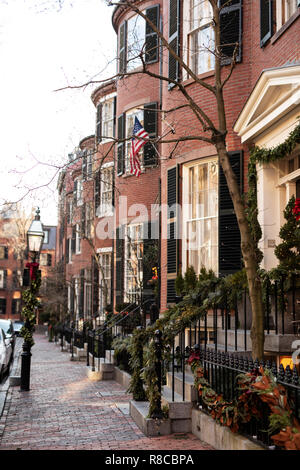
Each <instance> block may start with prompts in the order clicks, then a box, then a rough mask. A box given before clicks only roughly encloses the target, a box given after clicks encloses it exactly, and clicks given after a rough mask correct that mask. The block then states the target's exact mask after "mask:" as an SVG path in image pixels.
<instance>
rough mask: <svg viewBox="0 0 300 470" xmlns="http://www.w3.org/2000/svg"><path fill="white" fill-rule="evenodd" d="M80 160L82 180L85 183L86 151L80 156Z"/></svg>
mask: <svg viewBox="0 0 300 470" xmlns="http://www.w3.org/2000/svg"><path fill="white" fill-rule="evenodd" d="M81 158H82V164H81V169H82V180H83V181H85V180H86V177H87V155H86V150H84V151H83V152H82V154H81Z"/></svg>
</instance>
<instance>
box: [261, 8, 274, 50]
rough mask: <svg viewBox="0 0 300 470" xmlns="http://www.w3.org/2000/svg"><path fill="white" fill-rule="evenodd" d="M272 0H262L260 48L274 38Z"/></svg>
mask: <svg viewBox="0 0 300 470" xmlns="http://www.w3.org/2000/svg"><path fill="white" fill-rule="evenodd" d="M272 9H273V8H272V0H260V47H263V46H264V45H265V44H266V43H267V41H268V40H269V39H270V37H271V36H272Z"/></svg>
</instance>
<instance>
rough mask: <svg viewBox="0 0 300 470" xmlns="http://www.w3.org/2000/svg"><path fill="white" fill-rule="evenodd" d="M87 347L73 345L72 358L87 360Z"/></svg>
mask: <svg viewBox="0 0 300 470" xmlns="http://www.w3.org/2000/svg"><path fill="white" fill-rule="evenodd" d="M86 354H87V352H86V349H85V348H77V347H76V346H73V357H72V355H71V360H73V361H86Z"/></svg>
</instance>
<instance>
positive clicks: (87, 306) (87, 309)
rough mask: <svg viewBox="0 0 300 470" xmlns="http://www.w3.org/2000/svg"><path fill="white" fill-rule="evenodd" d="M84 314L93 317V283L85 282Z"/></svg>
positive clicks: (86, 316)
mask: <svg viewBox="0 0 300 470" xmlns="http://www.w3.org/2000/svg"><path fill="white" fill-rule="evenodd" d="M84 314H85V318H91V315H92V284H91V283H90V282H85V283H84Z"/></svg>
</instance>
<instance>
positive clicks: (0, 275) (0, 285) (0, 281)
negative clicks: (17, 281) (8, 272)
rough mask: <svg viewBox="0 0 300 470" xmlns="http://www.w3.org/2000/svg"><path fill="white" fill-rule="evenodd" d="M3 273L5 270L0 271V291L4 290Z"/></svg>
mask: <svg viewBox="0 0 300 470" xmlns="http://www.w3.org/2000/svg"><path fill="white" fill-rule="evenodd" d="M4 272H5V269H0V289H5V285H4V279H5V277H4Z"/></svg>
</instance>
